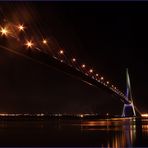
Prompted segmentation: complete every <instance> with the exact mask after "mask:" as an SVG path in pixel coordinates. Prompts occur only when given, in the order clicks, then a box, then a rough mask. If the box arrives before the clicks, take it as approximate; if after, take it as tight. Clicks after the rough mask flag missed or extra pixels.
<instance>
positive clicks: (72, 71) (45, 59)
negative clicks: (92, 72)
mask: <svg viewBox="0 0 148 148" xmlns="http://www.w3.org/2000/svg"><path fill="white" fill-rule="evenodd" d="M23 54H25V55H27V56H28V57H31V58H32V59H34V60H36V61H40V63H43V64H46V65H47V66H50V67H52V68H54V69H57V70H60V71H62V72H64V73H65V74H67V75H70V76H72V77H75V78H77V79H79V80H81V81H83V82H85V83H87V84H89V85H92V86H94V87H97V88H102V89H104V90H105V91H107V92H108V93H110V94H111V95H114V96H116V97H119V98H120V100H121V101H122V102H123V103H126V104H128V103H130V102H129V101H127V100H126V99H125V98H124V97H122V96H121V95H119V94H118V93H117V92H115V91H113V90H112V88H111V87H109V86H105V85H104V84H103V83H101V82H99V81H97V80H96V79H95V78H93V77H91V76H89V75H87V74H85V73H84V72H82V71H80V70H79V69H76V68H74V67H73V66H70V65H68V64H67V63H65V62H64V61H63V62H61V61H60V60H58V59H57V58H53V57H52V56H49V55H48V54H45V53H43V52H39V51H36V52H34V51H33V52H31V51H30V52H24V53H23Z"/></svg>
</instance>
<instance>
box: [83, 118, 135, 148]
mask: <svg viewBox="0 0 148 148" xmlns="http://www.w3.org/2000/svg"><path fill="white" fill-rule="evenodd" d="M81 130H82V132H84V131H98V132H100V131H102V130H103V131H106V139H105V140H104V141H105V142H104V143H102V147H108V148H109V147H113V148H119V147H131V146H132V145H133V142H134V141H135V139H136V124H135V119H134V118H129V119H106V120H94V121H82V122H81ZM98 139H99V137H98ZM106 141H107V143H106Z"/></svg>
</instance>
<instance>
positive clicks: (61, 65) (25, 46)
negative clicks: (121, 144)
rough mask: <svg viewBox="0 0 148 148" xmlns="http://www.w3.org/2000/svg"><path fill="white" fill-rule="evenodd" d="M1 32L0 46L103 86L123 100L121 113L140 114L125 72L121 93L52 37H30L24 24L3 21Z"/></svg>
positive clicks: (90, 83)
mask: <svg viewBox="0 0 148 148" xmlns="http://www.w3.org/2000/svg"><path fill="white" fill-rule="evenodd" d="M0 33H1V40H2V41H4V43H3V44H1V45H0V48H1V49H5V50H7V51H10V52H12V53H14V54H17V55H20V56H23V57H25V58H28V59H31V60H33V61H36V62H38V63H41V64H44V65H47V66H50V67H53V68H56V69H58V70H61V71H63V72H65V73H66V74H68V75H70V76H73V77H75V78H77V79H80V80H81V81H83V82H85V83H87V84H89V85H92V86H95V87H98V88H102V89H104V90H105V91H107V92H108V93H110V94H112V95H115V96H118V98H120V100H121V101H122V102H123V104H124V108H123V114H122V116H123V117H126V116H136V113H137V114H140V112H139V110H138V109H137V107H135V106H134V103H133V98H132V95H129V94H131V86H130V80H129V75H128V72H127V92H126V94H124V93H123V92H122V91H120V90H119V89H118V88H117V87H116V86H115V85H114V84H112V83H111V82H110V81H109V80H105V78H104V77H103V76H102V75H100V74H99V73H98V72H96V70H94V69H93V68H91V67H89V66H88V65H86V64H84V63H80V62H78V60H77V58H76V57H73V56H70V55H69V54H68V52H67V51H66V50H65V49H63V48H61V47H60V46H59V45H58V43H57V42H56V40H55V39H51V38H50V39H46V38H43V37H42V38H41V39H40V40H39V39H33V37H31V39H28V35H26V34H27V33H26V26H24V25H23V24H12V23H9V25H8V24H7V23H6V24H3V26H1V28H0ZM29 35H30V34H29ZM9 42H14V45H15V46H16V47H17V48H14V47H13V45H12V46H9ZM128 112H130V114H128ZM131 112H132V113H131Z"/></svg>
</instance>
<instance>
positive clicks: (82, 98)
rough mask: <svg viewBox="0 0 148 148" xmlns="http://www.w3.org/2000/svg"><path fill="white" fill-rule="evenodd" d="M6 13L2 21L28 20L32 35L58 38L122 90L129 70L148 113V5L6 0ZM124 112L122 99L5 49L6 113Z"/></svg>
mask: <svg viewBox="0 0 148 148" xmlns="http://www.w3.org/2000/svg"><path fill="white" fill-rule="evenodd" d="M0 10H1V20H2V19H3V16H5V17H6V18H7V19H10V20H13V19H14V18H15V19H16V18H17V17H18V18H19V20H23V19H24V20H25V23H24V24H27V25H28V26H29V27H32V29H30V31H34V32H36V33H39V32H42V34H43V35H45V36H53V37H54V38H55V39H56V40H57V41H58V43H59V44H60V46H61V47H63V48H65V49H66V50H67V51H68V52H69V53H71V54H72V55H75V56H76V57H78V58H79V60H80V61H82V62H83V61H84V62H85V63H88V65H90V66H92V67H94V69H96V70H97V71H98V72H99V73H101V74H103V75H104V77H105V78H106V79H109V80H112V81H113V82H114V83H116V84H117V86H119V87H120V88H121V89H122V90H125V87H126V86H125V68H126V67H128V68H129V73H130V76H131V84H132V90H133V96H134V98H135V100H134V101H135V103H136V105H137V107H139V109H140V110H141V111H142V112H146V111H147V103H148V101H147V96H148V95H147V82H148V77H147V75H148V71H147V49H148V44H147V43H148V42H147V36H148V3H147V2H143V3H140V2H17V3H16V2H0ZM24 12H25V13H24ZM26 12H27V13H26ZM2 14H3V15H2ZM38 35H39V36H40V34H38ZM1 43H2V41H1ZM117 106H118V107H117ZM121 110H122V104H121V103H120V101H119V100H118V99H117V98H113V97H111V96H110V95H109V94H106V92H104V91H103V90H99V89H96V88H93V87H91V86H87V85H86V84H84V83H83V82H80V81H79V80H76V79H73V78H71V77H68V76H67V75H65V74H64V73H62V72H60V71H57V70H55V69H53V68H47V67H46V66H43V65H40V64H38V63H35V62H32V61H28V60H26V59H24V58H22V57H19V56H16V55H13V54H11V53H9V52H6V51H3V50H0V111H1V112H67V113H76V112H95V111H98V112H99V113H106V112H110V113H114V114H120V113H121Z"/></svg>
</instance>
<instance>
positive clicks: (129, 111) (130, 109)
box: [122, 103, 136, 117]
mask: <svg viewBox="0 0 148 148" xmlns="http://www.w3.org/2000/svg"><path fill="white" fill-rule="evenodd" d="M133 116H136V112H135V108H134V104H133V103H131V104H124V107H123V111H122V117H133Z"/></svg>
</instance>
